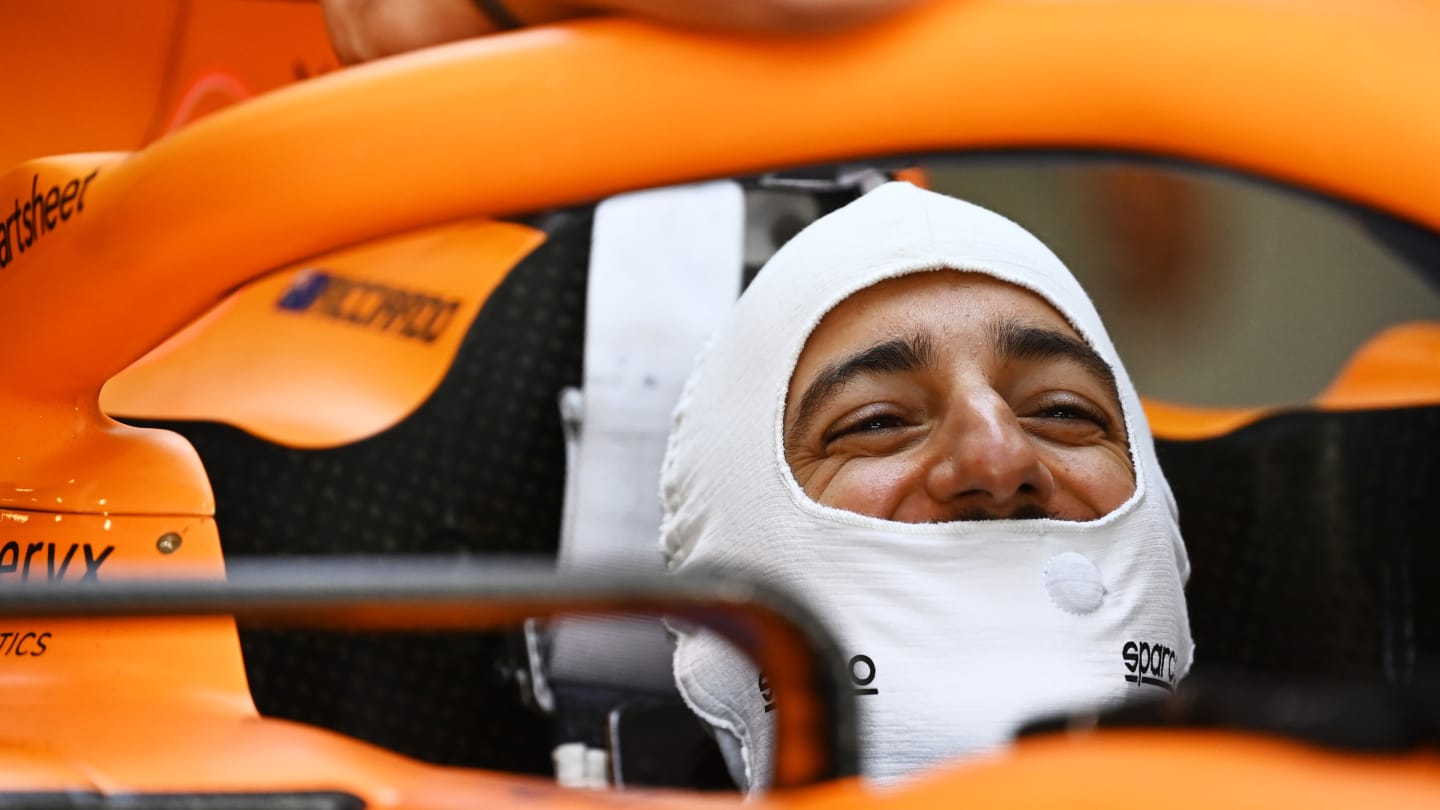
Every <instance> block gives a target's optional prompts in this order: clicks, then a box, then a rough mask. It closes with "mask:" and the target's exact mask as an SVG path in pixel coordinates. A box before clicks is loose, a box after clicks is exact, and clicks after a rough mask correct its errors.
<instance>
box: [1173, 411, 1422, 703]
mask: <svg viewBox="0 0 1440 810" xmlns="http://www.w3.org/2000/svg"><path fill="white" fill-rule="evenodd" d="M1158 444H1159V453H1160V461H1161V464H1162V466H1163V467H1164V469H1165V472H1166V476H1167V477H1168V478H1169V480H1170V483H1171V486H1172V487H1173V489H1174V490H1175V495H1176V498H1177V499H1178V501H1179V504H1180V523H1181V527H1182V530H1183V532H1184V535H1185V539H1186V544H1187V546H1188V547H1189V550H1190V559H1191V564H1192V568H1193V574H1192V576H1191V579H1190V585H1189V587H1188V588H1187V595H1188V598H1189V605H1190V620H1191V625H1192V629H1193V631H1194V636H1195V641H1196V645H1197V646H1196V656H1195V667H1194V672H1195V673H1237V674H1244V675H1255V676H1264V677H1271V676H1273V677H1276V678H1281V679H1285V680H1301V681H1303V680H1316V679H1335V678H1343V679H1347V680H1356V679H1358V680H1364V681H1378V680H1384V681H1391V682H1395V683H1401V684H1403V683H1406V682H1408V681H1409V680H1410V679H1411V678H1413V677H1414V675H1415V672H1416V670H1417V667H1421V666H1423V665H1424V663H1425V661H1426V660H1427V659H1430V660H1434V659H1436V658H1437V657H1440V592H1437V591H1436V590H1435V589H1433V588H1430V587H1428V586H1426V585H1425V582H1426V581H1427V580H1428V579H1430V578H1432V577H1433V576H1434V574H1435V572H1436V571H1437V570H1440V533H1437V532H1436V529H1435V526H1434V524H1432V523H1430V518H1431V517H1432V515H1433V514H1434V513H1435V512H1436V506H1437V504H1440V453H1437V449H1440V407H1423V408H1406V409H1395V410H1376V411H1350V412H1336V413H1322V412H1308V411H1307V412H1297V413H1288V414H1282V415H1278V416H1274V417H1271V418H1268V419H1265V420H1264V421H1262V422H1259V423H1257V424H1254V425H1250V426H1248V427H1245V428H1242V429H1241V430H1238V431H1236V432H1234V433H1232V434H1230V435H1228V436H1224V437H1221V438H1218V439H1209V440H1205V441H1194V442H1173V441H1166V442H1159V443H1158Z"/></svg>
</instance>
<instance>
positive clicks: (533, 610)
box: [0, 557, 858, 788]
mask: <svg viewBox="0 0 1440 810" xmlns="http://www.w3.org/2000/svg"><path fill="white" fill-rule="evenodd" d="M228 568H229V573H228V580H227V581H218V580H122V581H112V582H100V583H87V584H85V585H77V586H61V587H52V588H3V589H0V617H22V616H23V617H36V618H39V617H65V618H75V617H85V618H107V617H108V618H121V617H127V618H128V617H137V616H193V615H229V616H233V617H235V619H236V621H237V622H240V623H242V624H245V625H263V626H270V627H287V628H328V629H346V630H440V629H444V630H488V629H497V628H501V627H506V626H512V625H515V624H517V623H519V622H521V621H523V620H524V619H527V618H555V617H558V616H561V615H573V614H587V615H600V614H604V615H626V614H630V615H633V614H646V615H663V616H666V617H670V618H673V619H680V620H685V621H690V622H694V623H696V624H700V625H703V626H705V627H708V628H710V629H712V630H714V631H716V632H718V633H720V634H722V635H724V636H725V637H726V638H727V639H728V640H729V641H730V642H732V643H733V644H735V645H736V646H737V647H738V648H739V649H741V650H742V651H744V652H745V653H746V654H747V655H749V656H751V658H752V659H753V660H755V661H756V662H757V663H758V664H759V666H760V667H761V668H762V669H763V670H764V671H765V673H766V675H767V677H768V678H769V681H770V687H771V689H773V690H774V697H775V707H776V708H775V713H776V734H777V740H776V743H777V744H776V762H775V774H774V780H773V784H774V785H775V786H776V787H777V788H786V787H798V786H801V785H805V784H811V783H814V782H818V781H822V780H826V779H833V778H838V777H843V776H852V775H855V774H856V773H858V750H857V740H856V730H855V706H854V698H853V696H852V695H851V694H850V689H849V674H848V669H847V665H846V663H845V658H844V656H843V655H842V654H841V651H840V649H839V646H838V645H837V644H836V642H835V639H834V637H833V636H832V635H831V634H830V632H829V631H828V630H827V629H826V628H825V626H824V625H823V624H822V623H821V622H820V621H819V619H818V618H817V617H816V616H815V615H814V614H813V613H812V612H811V611H810V610H809V609H808V608H806V607H804V606H803V605H801V604H800V603H799V602H797V601H795V600H794V599H791V598H790V597H789V596H787V595H785V594H783V593H781V592H779V591H778V590H776V589H775V588H773V587H767V586H765V585H763V584H760V583H757V582H754V581H751V580H747V579H741V578H738V577H735V576H733V575H727V574H721V573H716V572H686V573H682V574H676V575H671V576H664V575H638V574H613V575H612V574H581V573H556V572H555V571H554V569H553V567H552V566H551V564H548V563H547V564H543V565H541V564H535V563H526V562H517V561H501V562H494V561H490V562H481V561H478V560H464V559H462V560H458V561H457V560H455V559H453V558H445V559H437V558H416V557H385V558H373V557H372V558H350V559H343V560H337V559H336V558H333V557H330V558H306V557H286V558H270V559H263V560H262V559H252V560H245V561H239V562H233V563H230V564H229V566H228ZM804 718H812V720H810V721H809V722H806V721H805V720H804Z"/></svg>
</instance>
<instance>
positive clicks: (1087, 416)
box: [1029, 399, 1111, 432]
mask: <svg viewBox="0 0 1440 810" xmlns="http://www.w3.org/2000/svg"><path fill="white" fill-rule="evenodd" d="M1029 418H1031V419H1038V420H1043V421H1044V422H1045V423H1046V424H1050V425H1055V426H1057V427H1063V428H1072V427H1073V428H1080V427H1086V428H1092V429H1093V428H1099V429H1100V430H1102V431H1106V432H1108V431H1109V430H1110V424H1111V420H1110V417H1109V416H1108V415H1107V414H1106V413H1105V411H1103V410H1101V409H1100V408H1099V407H1097V406H1095V405H1091V404H1090V403H1088V402H1082V401H1076V400H1071V399H1065V400H1064V401H1060V402H1052V403H1048V404H1042V405H1041V406H1040V407H1038V408H1035V409H1034V410H1032V411H1031V412H1030V414H1029Z"/></svg>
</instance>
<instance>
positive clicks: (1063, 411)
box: [1037, 405, 1107, 424]
mask: <svg viewBox="0 0 1440 810" xmlns="http://www.w3.org/2000/svg"><path fill="white" fill-rule="evenodd" d="M1037 416H1040V417H1042V418H1045V419H1083V420H1085V421H1087V422H1094V423H1096V424H1104V423H1105V422H1106V421H1107V420H1106V419H1105V418H1104V417H1103V416H1101V415H1100V414H1099V413H1097V412H1095V411H1092V410H1090V409H1087V408H1081V407H1077V406H1075V405H1056V406H1053V407H1050V408H1046V409H1045V410H1044V411H1041V412H1040V413H1039V414H1037Z"/></svg>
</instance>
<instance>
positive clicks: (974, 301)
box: [791, 269, 1083, 385]
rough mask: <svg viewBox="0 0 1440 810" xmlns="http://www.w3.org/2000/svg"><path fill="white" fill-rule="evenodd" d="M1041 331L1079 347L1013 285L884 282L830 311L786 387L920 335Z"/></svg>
mask: <svg viewBox="0 0 1440 810" xmlns="http://www.w3.org/2000/svg"><path fill="white" fill-rule="evenodd" d="M1001 322H1003V323H1010V324H1014V325H1018V326H1024V327H1033V328H1037V329H1047V330H1051V331H1054V332H1058V333H1060V334H1063V335H1066V336H1069V337H1072V338H1075V339H1077V340H1082V342H1083V338H1082V337H1081V336H1080V334H1079V333H1078V332H1076V330H1075V328H1074V327H1073V326H1072V325H1071V324H1070V322H1069V321H1068V320H1067V319H1066V318H1065V317H1064V316H1063V315H1061V314H1060V312H1058V311H1057V310H1056V309H1055V308H1054V307H1053V306H1052V305H1051V304H1050V303H1049V302H1048V301H1046V300H1045V299H1044V298H1042V297H1040V296H1039V295H1038V294H1036V293H1035V292H1033V291H1031V290H1028V289H1025V288H1024V287H1021V286H1019V285H1016V284H1012V283H1010V282H1007V281H1004V280H1001V279H998V278H994V277H993V276H988V275H985V274H983V273H978V272H973V271H960V270H952V269H941V270H929V271H921V272H916V273H910V274H908V275H903V276H898V277H895V278H889V279H884V280H882V281H879V282H877V283H875V284H872V285H870V286H867V287H864V288H862V289H860V290H857V291H856V292H855V293H853V294H851V295H850V296H848V297H846V298H845V299H844V300H842V301H841V302H840V303H839V304H837V305H836V306H835V307H834V308H832V309H831V310H830V311H829V312H828V313H826V314H825V316H824V317H823V318H822V319H821V320H820V322H819V324H818V325H817V326H816V328H815V329H814V330H813V331H812V332H811V333H810V335H809V336H808V338H807V340H806V342H805V346H804V349H803V350H802V351H801V354H800V357H799V359H798V362H797V363H796V366H795V368H794V370H793V372H792V377H791V384H792V385H794V384H795V383H797V382H800V381H802V380H805V379H808V378H810V377H813V376H814V375H815V374H817V373H819V372H820V371H821V370H822V369H823V368H824V367H825V366H826V365H827V364H829V363H831V362H833V361H834V360H835V359H837V358H839V357H841V356H843V355H845V354H848V353H850V352H853V351H855V350H856V349H859V348H863V347H865V346H869V345H872V344H874V343H875V342H877V341H882V340H887V339H902V338H906V337H908V336H911V335H913V334H915V333H916V332H917V330H920V331H926V332H930V333H935V332H937V331H938V332H939V333H940V334H939V335H937V336H938V337H943V333H944V332H945V331H947V330H948V329H954V330H957V331H959V330H964V329H970V328H973V327H981V326H988V325H990V324H994V323H1001Z"/></svg>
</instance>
